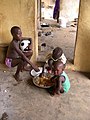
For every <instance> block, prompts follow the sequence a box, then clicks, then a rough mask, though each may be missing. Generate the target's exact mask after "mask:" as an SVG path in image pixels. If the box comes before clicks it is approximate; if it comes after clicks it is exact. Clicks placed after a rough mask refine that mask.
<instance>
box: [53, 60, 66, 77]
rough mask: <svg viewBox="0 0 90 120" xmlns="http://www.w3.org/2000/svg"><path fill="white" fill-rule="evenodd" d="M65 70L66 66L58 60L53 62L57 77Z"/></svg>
mask: <svg viewBox="0 0 90 120" xmlns="http://www.w3.org/2000/svg"><path fill="white" fill-rule="evenodd" d="M63 70H64V64H63V63H62V62H61V61H60V60H58V61H55V62H53V71H54V74H55V75H60V74H61V73H62V72H63Z"/></svg>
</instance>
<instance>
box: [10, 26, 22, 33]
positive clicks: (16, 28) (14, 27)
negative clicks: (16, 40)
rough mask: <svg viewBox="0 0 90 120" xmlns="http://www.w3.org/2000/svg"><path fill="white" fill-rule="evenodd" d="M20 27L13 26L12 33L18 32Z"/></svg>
mask: <svg viewBox="0 0 90 120" xmlns="http://www.w3.org/2000/svg"><path fill="white" fill-rule="evenodd" d="M18 29H20V27H18V26H13V27H12V28H11V30H10V32H11V34H12V35H13V34H14V33H17V30H18Z"/></svg>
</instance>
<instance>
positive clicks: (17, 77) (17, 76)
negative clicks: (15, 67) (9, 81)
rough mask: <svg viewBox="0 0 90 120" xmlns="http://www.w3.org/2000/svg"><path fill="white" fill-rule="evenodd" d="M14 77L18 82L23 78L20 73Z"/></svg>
mask: <svg viewBox="0 0 90 120" xmlns="http://www.w3.org/2000/svg"><path fill="white" fill-rule="evenodd" d="M13 77H14V78H15V80H16V81H17V82H20V81H22V79H20V77H19V75H13Z"/></svg>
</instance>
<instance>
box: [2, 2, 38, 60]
mask: <svg viewBox="0 0 90 120" xmlns="http://www.w3.org/2000/svg"><path fill="white" fill-rule="evenodd" d="M35 1H36V0H0V44H1V43H9V42H10V41H11V39H12V36H11V34H10V29H11V27H12V26H13V25H18V26H20V27H21V29H22V32H23V36H30V37H32V39H33V50H34V55H33V59H36V58H35V57H36V54H37V47H36V46H35V45H36V44H38V43H37V41H35V39H36V38H35V37H36V34H35V31H36V30H35V29H36V25H37V24H36V23H35V22H36V18H35V7H37V6H36V5H37V4H36V2H35Z"/></svg>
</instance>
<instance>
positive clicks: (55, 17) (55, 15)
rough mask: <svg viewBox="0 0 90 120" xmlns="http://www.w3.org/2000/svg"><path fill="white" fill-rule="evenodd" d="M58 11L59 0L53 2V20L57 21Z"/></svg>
mask: <svg viewBox="0 0 90 120" xmlns="http://www.w3.org/2000/svg"><path fill="white" fill-rule="evenodd" d="M59 10H60V0H56V1H55V7H54V11H53V18H54V19H58V18H59Z"/></svg>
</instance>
